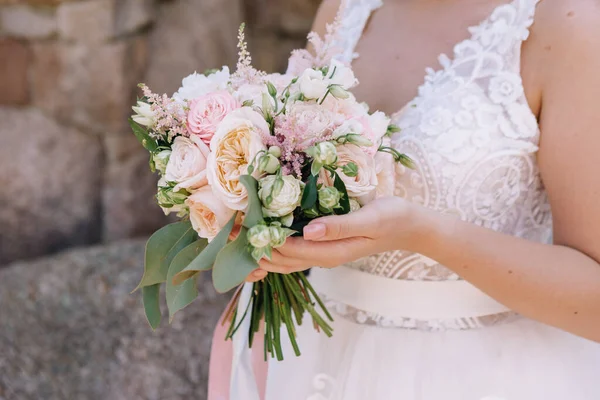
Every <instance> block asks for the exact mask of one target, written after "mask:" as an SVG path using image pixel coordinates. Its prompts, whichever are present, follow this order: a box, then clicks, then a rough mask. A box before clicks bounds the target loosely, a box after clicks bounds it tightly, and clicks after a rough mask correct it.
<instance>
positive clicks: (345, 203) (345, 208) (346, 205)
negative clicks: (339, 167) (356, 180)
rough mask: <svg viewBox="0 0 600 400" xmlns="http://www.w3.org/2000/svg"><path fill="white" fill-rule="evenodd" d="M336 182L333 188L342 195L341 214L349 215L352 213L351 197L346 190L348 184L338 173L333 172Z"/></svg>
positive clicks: (334, 181)
mask: <svg viewBox="0 0 600 400" xmlns="http://www.w3.org/2000/svg"><path fill="white" fill-rule="evenodd" d="M333 175H334V180H333V186H334V187H335V188H336V189H337V190H338V191H339V192H340V193H341V194H342V198H341V199H340V206H341V207H342V211H341V212H340V213H339V214H348V213H349V212H350V197H348V190H346V184H345V183H344V181H343V180H342V178H340V176H339V175H338V173H337V172H335V171H333Z"/></svg>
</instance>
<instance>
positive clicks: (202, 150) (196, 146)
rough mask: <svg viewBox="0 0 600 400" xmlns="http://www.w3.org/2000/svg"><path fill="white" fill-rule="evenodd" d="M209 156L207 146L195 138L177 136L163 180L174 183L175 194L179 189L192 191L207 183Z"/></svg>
mask: <svg viewBox="0 0 600 400" xmlns="http://www.w3.org/2000/svg"><path fill="white" fill-rule="evenodd" d="M209 154H210V150H209V149H208V146H207V145H206V144H205V143H204V142H203V141H202V140H201V139H200V138H199V137H196V136H192V137H190V138H186V137H183V136H178V137H176V138H175V140H174V141H173V146H172V148H171V155H170V156H169V162H168V163H167V168H166V169H165V176H164V177H165V179H166V180H167V181H168V182H175V183H177V185H176V186H175V188H174V189H173V190H174V191H175V192H177V191H179V190H180V189H186V190H188V191H193V190H196V189H199V188H201V187H202V186H204V185H206V184H207V183H208V180H207V176H206V175H207V174H206V167H207V159H208V156H209Z"/></svg>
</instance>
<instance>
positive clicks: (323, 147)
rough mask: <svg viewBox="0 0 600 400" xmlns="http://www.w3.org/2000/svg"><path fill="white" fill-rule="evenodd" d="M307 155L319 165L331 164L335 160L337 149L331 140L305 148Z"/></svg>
mask: <svg viewBox="0 0 600 400" xmlns="http://www.w3.org/2000/svg"><path fill="white" fill-rule="evenodd" d="M307 153H308V155H309V156H311V157H312V158H313V160H314V161H315V162H317V163H319V164H321V165H331V164H333V163H335V162H336V161H337V159H338V158H337V150H336V148H335V145H334V144H333V143H331V142H321V143H317V144H316V145H314V146H313V147H311V148H310V149H308V150H307Z"/></svg>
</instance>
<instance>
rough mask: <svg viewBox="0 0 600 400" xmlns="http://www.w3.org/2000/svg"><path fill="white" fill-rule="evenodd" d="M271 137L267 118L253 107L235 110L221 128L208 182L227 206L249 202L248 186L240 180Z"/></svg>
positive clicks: (237, 206)
mask: <svg viewBox="0 0 600 400" xmlns="http://www.w3.org/2000/svg"><path fill="white" fill-rule="evenodd" d="M266 136H269V126H268V125H267V122H266V121H265V119H264V118H263V117H262V115H260V114H259V113H257V112H256V111H254V110H252V109H251V108H250V107H242V108H239V109H237V110H235V111H233V112H231V113H230V114H229V115H228V116H227V117H225V119H224V120H223V122H221V124H219V127H218V128H217V132H216V133H215V135H214V136H213V138H212V140H211V142H210V147H211V149H212V152H211V153H210V156H209V159H208V168H207V173H208V182H209V184H210V185H211V186H212V188H213V191H214V193H215V195H216V196H217V197H218V198H219V199H220V200H221V201H222V202H223V203H225V205H227V207H229V208H231V209H234V210H244V209H245V208H246V206H247V204H248V194H247V193H246V188H245V187H244V185H242V184H241V183H240V181H239V178H240V176H241V175H244V174H246V172H247V170H248V164H250V163H251V162H252V161H253V160H254V158H255V157H256V155H257V154H258V152H260V151H262V150H266V146H265V145H264V144H263V140H262V138H263V137H266Z"/></svg>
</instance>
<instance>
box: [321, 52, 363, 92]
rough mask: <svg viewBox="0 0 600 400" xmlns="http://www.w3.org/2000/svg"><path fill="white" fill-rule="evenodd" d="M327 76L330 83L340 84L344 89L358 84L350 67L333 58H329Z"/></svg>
mask: <svg viewBox="0 0 600 400" xmlns="http://www.w3.org/2000/svg"><path fill="white" fill-rule="evenodd" d="M327 77H328V78H329V83H330V84H332V85H340V86H341V87H342V88H344V89H346V90H349V89H352V88H353V87H354V86H356V85H358V80H357V79H356V77H355V76H354V72H353V71H352V68H350V67H348V66H347V65H345V64H343V63H341V62H340V61H338V60H335V59H333V60H331V64H329V69H328V71H327Z"/></svg>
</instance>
